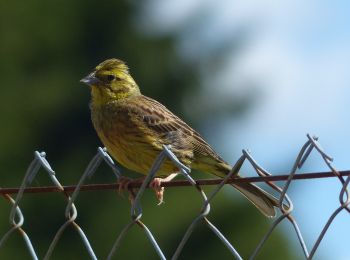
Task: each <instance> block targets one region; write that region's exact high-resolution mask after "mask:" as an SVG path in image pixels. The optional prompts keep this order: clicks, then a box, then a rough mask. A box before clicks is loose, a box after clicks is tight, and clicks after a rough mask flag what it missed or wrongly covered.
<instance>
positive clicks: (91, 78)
mask: <svg viewBox="0 0 350 260" xmlns="http://www.w3.org/2000/svg"><path fill="white" fill-rule="evenodd" d="M80 82H81V83H84V84H86V85H88V86H92V85H96V84H98V83H99V82H100V80H99V79H98V78H97V77H96V76H95V72H91V73H90V74H89V75H87V76H86V77H85V78H82V79H81V80H80Z"/></svg>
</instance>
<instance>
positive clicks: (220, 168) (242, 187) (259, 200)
mask: <svg viewBox="0 0 350 260" xmlns="http://www.w3.org/2000/svg"><path fill="white" fill-rule="evenodd" d="M214 165H215V166H214ZM214 165H213V164H212V162H211V163H208V164H206V165H205V167H198V169H200V170H203V171H206V172H210V173H212V174H215V175H217V176H219V177H222V178H224V177H225V176H226V175H227V174H228V173H229V172H230V170H231V166H230V165H228V164H226V163H225V162H223V161H219V162H218V161H216V163H215V164H214ZM201 166H203V164H202V165H201ZM213 166H214V167H213ZM201 168H202V169H201ZM237 177H239V176H238V175H237ZM231 185H232V186H233V187H234V188H236V189H237V190H238V191H239V192H240V193H242V194H243V195H244V196H245V197H246V198H247V199H248V200H249V201H250V202H251V203H253V204H254V206H255V207H257V208H258V210H260V211H261V213H263V214H264V215H265V216H267V217H269V218H273V217H275V216H276V211H275V207H278V205H279V200H278V199H277V198H275V197H274V196H273V195H271V194H269V193H268V192H266V191H264V190H263V189H261V188H259V187H258V186H256V185H254V184H252V183H248V182H241V183H234V184H231Z"/></svg>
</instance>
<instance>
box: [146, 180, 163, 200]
mask: <svg viewBox="0 0 350 260" xmlns="http://www.w3.org/2000/svg"><path fill="white" fill-rule="evenodd" d="M162 182H164V180H163V179H162V178H154V179H153V181H152V182H151V183H150V184H149V186H150V188H152V189H153V190H154V192H155V194H156V197H157V200H158V204H157V205H158V206H159V205H161V204H163V203H164V187H161V184H162Z"/></svg>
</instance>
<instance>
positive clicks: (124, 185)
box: [118, 176, 145, 203]
mask: <svg viewBox="0 0 350 260" xmlns="http://www.w3.org/2000/svg"><path fill="white" fill-rule="evenodd" d="M144 179H145V177H141V178H138V179H131V178H129V177H124V176H121V177H119V181H118V183H119V186H118V193H119V194H121V193H122V191H124V190H127V191H128V192H129V200H130V202H131V203H134V200H135V197H136V195H135V190H134V188H130V187H129V185H130V183H131V182H134V181H140V182H143V181H144Z"/></svg>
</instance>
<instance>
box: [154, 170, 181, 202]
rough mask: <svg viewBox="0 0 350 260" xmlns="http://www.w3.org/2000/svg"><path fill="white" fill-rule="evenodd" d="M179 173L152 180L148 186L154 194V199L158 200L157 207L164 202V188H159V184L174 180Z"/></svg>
mask: <svg viewBox="0 0 350 260" xmlns="http://www.w3.org/2000/svg"><path fill="white" fill-rule="evenodd" d="M178 174H179V173H172V174H170V175H169V176H167V177H166V178H154V179H153V180H152V182H151V183H150V184H149V187H150V188H152V189H153V190H154V192H155V193H156V197H157V199H158V201H159V202H158V205H160V204H162V203H163V202H164V200H163V198H164V187H161V184H162V183H163V182H169V181H171V180H172V179H174V178H175V177H176V176H177V175H178Z"/></svg>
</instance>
